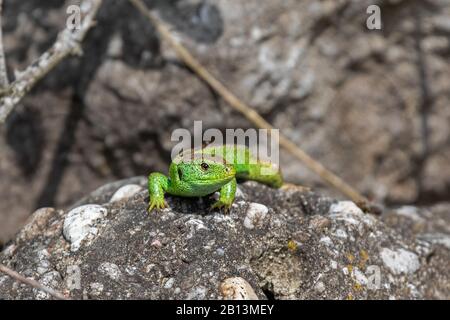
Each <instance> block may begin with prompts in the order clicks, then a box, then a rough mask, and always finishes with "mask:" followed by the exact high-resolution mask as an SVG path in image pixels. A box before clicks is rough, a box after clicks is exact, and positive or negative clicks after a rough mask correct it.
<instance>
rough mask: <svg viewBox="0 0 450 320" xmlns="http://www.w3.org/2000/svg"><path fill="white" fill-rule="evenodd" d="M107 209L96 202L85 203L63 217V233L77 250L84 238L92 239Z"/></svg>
mask: <svg viewBox="0 0 450 320" xmlns="http://www.w3.org/2000/svg"><path fill="white" fill-rule="evenodd" d="M107 212H108V211H107V209H105V208H104V207H102V206H99V205H96V204H87V205H84V206H80V207H77V208H75V209H72V210H71V211H70V212H69V213H68V214H67V216H66V217H65V219H64V228H63V234H64V237H65V238H66V240H67V241H69V242H70V243H71V250H72V251H77V250H78V249H79V248H80V245H81V242H82V241H83V240H84V239H85V238H90V239H88V240H92V238H93V237H95V236H96V235H97V233H98V228H97V225H98V224H99V222H101V221H102V220H103V218H104V217H105V216H106V214H107Z"/></svg>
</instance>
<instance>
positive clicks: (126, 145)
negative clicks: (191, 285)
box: [0, 0, 450, 242]
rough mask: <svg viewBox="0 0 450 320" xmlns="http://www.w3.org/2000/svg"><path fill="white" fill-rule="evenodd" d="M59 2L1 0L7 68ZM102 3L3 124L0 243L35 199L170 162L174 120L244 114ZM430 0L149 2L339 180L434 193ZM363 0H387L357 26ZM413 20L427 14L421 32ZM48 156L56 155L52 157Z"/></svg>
mask: <svg viewBox="0 0 450 320" xmlns="http://www.w3.org/2000/svg"><path fill="white" fill-rule="evenodd" d="M70 2H71V1H69V0H66V1H62V0H59V1H56V0H54V1H48V2H47V1H45V2H44V1H17V0H4V17H3V24H4V30H3V39H4V40H3V41H4V44H5V48H6V49H7V52H6V55H7V56H8V59H7V63H8V69H9V70H15V69H17V70H23V69H25V67H26V66H28V65H29V64H31V63H32V62H33V61H34V60H35V59H36V57H37V56H38V55H39V53H41V52H42V50H43V49H44V48H48V47H49V45H50V44H51V43H52V42H53V40H54V39H55V38H56V36H57V34H58V32H59V31H60V29H61V26H62V25H64V21H65V19H66V18H67V15H66V8H67V5H68V4H69V3H70ZM72 2H73V1H72ZM104 2H106V1H104ZM110 2H113V5H103V8H102V10H101V12H102V13H101V14H99V16H98V17H97V23H96V26H95V32H93V33H92V34H91V36H90V37H87V38H86V39H85V41H84V42H83V56H82V57H79V58H74V59H67V60H66V61H64V62H63V63H62V64H61V65H59V66H58V68H56V69H55V70H53V72H51V73H49V74H48V75H47V76H46V77H45V79H42V84H41V85H40V88H39V90H35V91H33V92H32V94H30V95H27V96H26V97H25V98H24V100H23V103H22V105H23V106H22V107H20V108H16V110H15V111H14V113H13V114H12V115H11V117H10V119H9V120H8V122H7V124H6V125H5V126H2V127H1V128H0V150H2V152H1V153H0V176H1V178H2V179H1V180H2V181H1V183H0V241H2V242H4V241H6V240H8V239H9V238H10V237H12V236H13V235H14V234H15V232H16V231H17V230H18V228H19V226H20V224H21V223H22V221H24V220H25V219H26V218H27V216H28V215H29V213H30V212H32V211H34V209H35V207H36V206H41V207H43V206H51V207H57V208H62V207H64V206H65V205H67V204H69V203H73V202H74V201H76V200H78V199H80V197H81V196H82V195H83V194H85V192H86V190H92V189H94V188H96V187H97V186H99V185H102V184H104V183H106V182H108V181H112V180H115V179H117V178H118V177H130V176H134V175H138V174H143V173H146V174H147V173H149V172H150V171H161V172H166V171H167V164H168V162H169V160H170V157H169V155H170V151H171V148H172V147H173V143H172V141H171V139H170V137H171V132H172V131H173V130H174V129H176V128H187V129H190V130H192V125H193V121H194V120H198V119H201V120H202V121H203V122H204V127H205V128H219V129H225V128H249V127H250V126H251V124H250V123H249V122H248V121H247V120H246V119H245V118H244V117H243V116H241V115H240V114H239V113H237V112H234V111H232V109H231V108H230V107H229V106H227V104H226V103H224V102H223V101H222V100H221V99H217V96H216V95H215V94H212V92H211V89H210V88H209V86H207V85H206V84H205V83H204V82H202V81H201V80H199V78H198V77H197V76H195V75H194V74H193V73H192V72H191V71H190V70H187V69H186V68H185V66H183V65H180V64H178V63H172V62H173V61H175V60H176V59H175V57H174V53H173V50H171V49H168V46H167V45H166V44H164V43H161V41H160V39H159V37H158V35H157V33H156V32H155V30H154V28H153V27H152V24H151V23H149V22H148V21H147V20H146V19H145V17H143V16H142V15H141V14H140V13H139V12H138V11H137V10H135V9H134V8H133V7H132V5H131V4H130V3H129V2H127V1H122V0H110V1H108V3H110ZM391 2H392V5H390V3H391ZM431 2H432V5H431V6H432V7H433V10H430V5H429V4H428V2H427V1H387V0H385V1H381V0H379V1H373V0H360V1H351V0H341V1H335V0H327V1H325V0H324V1H321V0H313V1H298V0H286V1H270V0H265V1H262V0H246V1H245V2H244V1H212V0H210V1H204V0H189V1H153V2H152V3H153V5H154V10H155V12H156V13H157V14H159V15H160V16H161V19H162V20H163V21H165V22H166V23H167V24H168V25H169V26H171V28H173V30H174V32H176V33H177V34H178V35H179V36H180V37H181V38H182V42H183V43H184V44H185V45H186V46H187V47H188V49H189V50H190V51H191V52H192V54H193V55H194V56H195V57H196V58H197V59H198V60H199V61H200V62H201V63H202V64H204V65H205V66H206V68H207V69H208V70H210V71H211V73H212V74H214V75H216V76H217V77H218V78H219V79H220V80H221V82H223V83H224V84H225V85H226V86H228V87H229V88H230V89H231V91H232V92H235V93H236V95H237V96H238V97H240V98H242V100H243V101H244V102H247V103H249V104H250V105H251V106H252V108H254V109H255V110H256V111H258V112H259V113H260V114H261V115H262V116H263V117H264V118H265V119H266V120H267V121H269V122H270V123H272V124H273V125H274V126H275V127H276V128H280V129H281V131H282V133H284V134H285V135H286V136H288V137H289V138H290V139H291V140H293V143H295V144H297V145H299V146H301V147H302V148H303V149H305V151H307V152H308V153H309V154H311V155H314V156H315V157H316V158H317V159H318V160H320V162H321V163H323V164H324V165H325V166H326V167H329V168H330V169H332V170H333V171H335V172H338V173H339V176H341V177H342V178H343V179H344V180H345V181H347V182H349V184H350V185H352V186H354V187H355V188H356V189H357V190H360V191H362V192H364V193H365V194H367V195H369V196H372V197H373V198H375V199H377V200H379V201H383V200H388V202H390V203H430V201H438V202H439V201H446V200H447V199H448V198H449V196H448V185H449V181H450V170H449V161H448V158H449V155H450V143H448V137H449V126H448V123H450V108H448V105H449V104H450V96H449V94H448V87H449V83H450V61H449V59H448V51H449V39H448V32H449V31H448V30H449V29H450V27H449V25H450V22H449V21H450V19H449V13H448V8H449V4H448V1H438V0H433V1H431ZM374 3H379V4H380V5H383V7H382V12H383V13H382V19H383V30H381V31H380V32H378V31H369V30H367V28H364V27H363V26H364V25H365V23H366V19H367V14H366V10H367V7H368V6H369V5H372V4H374ZM384 4H385V5H384ZM409 12H416V13H417V14H408V13H409ZM417 20H420V21H421V22H422V24H423V25H427V27H424V28H423V30H417V28H418V26H419V25H420V24H419V23H417ZM42 21H45V23H42ZM417 34H420V35H421V37H420V39H418V38H417V37H416V35H417ZM22 39H29V40H30V41H28V42H26V44H24V43H25V42H24V41H23V40H22ZM399 39H402V40H401V41H400V40H399ZM418 41H420V43H419V42H418ZM418 44H421V45H420V46H419V45H418ZM418 48H422V49H423V51H424V52H420V51H419V49H418ZM421 56H423V58H424V59H423V61H424V63H423V64H422V65H420V68H423V70H421V69H420V68H419V65H418V64H417V60H418V57H421ZM420 74H425V75H426V78H427V79H422V78H421V76H420ZM80 79H83V81H80ZM425 80H427V81H425ZM80 83H82V85H81V87H82V88H84V89H85V90H79V89H78V86H79V85H80ZM423 83H426V84H427V85H428V86H429V90H428V91H429V92H430V95H432V97H431V98H430V99H429V100H430V101H428V102H429V103H428V104H427V108H421V105H420V104H421V103H422V102H421V100H420V99H418V97H422V96H423ZM174 93H175V94H174ZM431 93H432V94H431ZM74 94H76V95H78V96H79V97H80V99H82V100H83V108H80V109H79V110H78V111H79V112H80V113H76V112H74V109H73V95H74ZM42 106H46V107H45V108H43V107H42ZM422 109H423V112H420V110H422ZM427 119H428V125H427V126H426V127H425V126H423V125H422V124H421V123H422V120H424V121H425V120H427ZM67 123H71V124H73V128H72V127H67ZM426 128H427V130H425V129H426ZM424 130H425V131H427V132H428V134H426V135H423V134H422V133H423V132H425V131H424ZM72 137H73V138H72ZM66 141H67V145H66ZM70 141H72V143H71V144H69V143H68V142H70ZM60 143H61V145H60ZM425 146H426V148H425V149H426V150H429V152H428V153H427V154H423V155H422V150H423V149H424V147H425ZM435 150H436V152H434V151H435ZM47 159H49V160H50V161H47ZM59 159H61V162H60V163H63V164H64V165H63V168H54V167H53V165H54V164H55V163H56V162H58V161H56V160H59ZM355 159H358V161H354V160H355ZM418 159H420V161H417V160H418ZM44 160H46V161H44ZM53 160H54V161H53ZM55 161H56V162H55ZM58 163H59V162H58ZM281 167H282V169H283V172H284V174H285V176H286V177H288V179H289V180H290V181H291V182H294V183H301V184H304V185H308V186H316V187H319V186H321V185H322V184H321V181H319V179H318V178H317V177H316V175H314V174H312V173H310V172H309V171H308V170H306V169H305V168H303V167H302V166H301V165H299V163H298V161H296V160H295V159H294V158H293V157H292V156H290V155H289V154H282V155H281ZM60 169H61V170H60ZM62 169H64V170H62ZM130 183H133V184H134V183H136V182H130ZM325 191H326V192H327V193H332V192H333V191H330V190H323V191H322V192H325ZM109 196H111V195H109ZM239 200H240V199H239ZM104 202H107V201H104Z"/></svg>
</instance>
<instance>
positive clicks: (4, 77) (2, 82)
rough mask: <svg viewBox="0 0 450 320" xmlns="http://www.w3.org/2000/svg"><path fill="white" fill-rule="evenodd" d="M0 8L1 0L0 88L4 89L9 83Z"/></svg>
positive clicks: (1, 15)
mask: <svg viewBox="0 0 450 320" xmlns="http://www.w3.org/2000/svg"><path fill="white" fill-rule="evenodd" d="M2 8H3V0H0V89H4V88H6V87H7V86H8V85H9V80H8V73H7V72H6V63H5V51H4V50H3V35H2V20H3V19H2V18H3V10H2Z"/></svg>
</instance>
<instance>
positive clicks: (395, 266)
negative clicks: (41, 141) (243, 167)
mask: <svg viewBox="0 0 450 320" xmlns="http://www.w3.org/2000/svg"><path fill="white" fill-rule="evenodd" d="M129 184H137V185H141V186H144V185H145V178H144V177H137V178H133V179H127V180H123V181H118V182H115V183H112V184H109V185H105V186H103V187H101V188H100V189H98V190H96V191H95V192H93V193H92V194H90V195H88V196H86V197H85V198H83V199H81V200H80V201H79V202H77V203H76V204H75V207H79V206H85V205H86V204H91V205H97V206H102V207H104V208H105V209H106V210H107V212H108V214H107V216H105V217H102V221H103V222H102V223H101V224H99V225H98V232H97V233H96V234H95V235H94V237H92V238H91V239H89V240H86V241H81V242H80V246H79V249H78V250H77V251H71V244H70V242H69V241H67V240H66V238H65V237H64V235H63V225H64V223H65V221H67V219H70V218H69V217H68V213H66V212H64V213H63V212H59V211H58V212H59V214H52V215H47V218H46V219H45V221H41V222H40V223H39V229H35V228H34V227H33V226H27V227H26V229H25V230H40V231H41V232H32V233H30V232H27V233H26V234H27V235H28V236H27V237H24V236H20V234H19V236H17V237H16V238H15V239H14V240H13V241H12V242H10V243H9V244H8V245H7V246H6V248H5V250H4V251H3V252H2V253H1V254H0V261H1V263H4V264H6V265H8V266H11V267H13V268H14V269H16V270H17V271H18V272H20V273H22V274H24V275H25V276H27V277H33V278H34V279H36V280H38V281H41V282H43V283H45V284H46V285H48V286H50V287H52V288H54V289H57V290H59V291H61V292H63V293H64V294H65V295H67V296H69V297H71V298H75V299H246V298H249V297H253V298H254V297H255V295H256V297H257V298H258V299H268V298H269V299H273V298H275V299H435V298H438V299H449V298H450V278H449V275H450V272H449V265H450V248H449V247H447V246H446V245H445V243H443V242H442V241H441V240H439V241H437V240H436V239H438V236H439V237H441V238H439V239H443V238H442V237H447V239H448V237H449V235H450V230H449V227H448V226H449V225H450V224H449V222H450V221H449V217H450V215H448V212H449V209H450V206H449V205H448V204H442V205H440V206H436V207H433V208H431V209H423V208H415V209H414V210H415V211H414V214H413V215H406V216H405V208H401V209H400V210H388V211H386V212H385V214H383V215H382V216H381V217H376V216H372V215H369V214H366V213H363V212H362V211H361V210H359V209H358V208H357V207H356V206H355V205H354V204H353V203H352V202H348V201H344V202H339V201H336V200H333V199H331V198H326V197H323V196H320V195H318V194H315V193H313V192H308V191H305V190H304V189H302V188H295V187H293V186H291V187H289V188H283V189H279V190H276V189H270V188H268V187H266V186H263V185H260V184H258V183H255V182H245V183H243V184H240V185H239V188H240V189H241V191H242V194H243V195H244V196H245V200H240V201H237V202H236V203H235V204H233V206H232V209H231V212H230V214H228V215H224V214H222V213H221V212H220V211H215V210H210V209H209V207H210V206H211V204H212V203H213V202H214V199H213V198H214V197H213V196H211V197H205V198H201V199H200V198H192V199H190V198H181V197H172V196H168V197H167V202H168V204H169V208H168V209H164V210H163V211H161V212H159V213H156V212H153V213H151V214H148V213H147V212H146V208H147V202H148V193H147V191H145V190H144V191H141V192H139V193H138V194H136V195H135V196H133V197H130V198H127V199H123V200H122V201H118V202H109V199H110V198H111V196H112V195H113V194H114V193H115V192H117V190H119V189H120V188H121V187H123V186H126V185H129ZM82 208H83V207H82ZM256 209H258V210H256ZM262 209H264V210H262ZM266 209H267V211H266ZM410 209H411V208H410ZM410 209H408V210H410ZM72 210H77V209H76V208H75V209H72ZM78 210H79V209H78ZM249 210H250V212H256V211H257V212H259V213H261V212H262V211H263V212H264V217H263V218H264V219H263V220H264V221H265V223H258V224H255V225H254V226H255V227H254V228H248V226H246V219H248V212H249ZM261 210H262V211H261ZM411 210H412V209H411ZM411 212H413V211H411ZM439 212H440V214H439ZM434 213H436V214H434ZM35 215H37V216H42V214H40V213H39V212H38V213H36V214H35ZM427 215H429V217H428V218H426V219H425V217H427ZM254 216H256V214H255V215H254ZM261 217H262V216H261ZM411 217H412V218H411ZM419 218H420V219H419ZM402 219H404V220H405V221H409V223H412V224H415V223H419V225H420V227H417V228H411V227H410V225H408V224H406V223H404V222H401V221H402ZM33 221H36V219H32V220H31V223H36V222H33ZM260 222H261V219H260ZM256 226H257V227H256ZM413 230H414V231H413ZM21 234H23V233H21ZM34 298H36V299H37V298H39V299H47V298H49V297H48V296H47V295H45V294H43V293H41V292H38V291H36V290H33V289H30V288H29V287H27V286H22V285H17V283H15V282H14V281H13V280H11V279H10V278H8V277H6V276H2V275H0V299H34Z"/></svg>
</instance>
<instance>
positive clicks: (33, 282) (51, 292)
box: [0, 263, 70, 300]
mask: <svg viewBox="0 0 450 320" xmlns="http://www.w3.org/2000/svg"><path fill="white" fill-rule="evenodd" d="M0 272H3V273H5V274H7V275H8V276H10V277H11V278H13V279H14V280H17V281H20V282H22V283H25V284H27V285H29V286H31V287H33V288H35V289H38V290H42V291H44V292H45V293H48V294H49V295H51V296H52V297H53V298H55V299H58V300H70V299H69V298H67V297H65V296H64V295H63V294H62V293H60V292H58V291H56V290H53V289H50V288H48V287H46V286H44V285H42V284H40V283H39V282H37V281H36V280H33V279H30V278H25V277H24V276H22V275H21V274H20V273H17V272H16V271H14V270H12V269H10V268H8V267H7V266H5V265H3V264H1V263H0Z"/></svg>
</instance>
